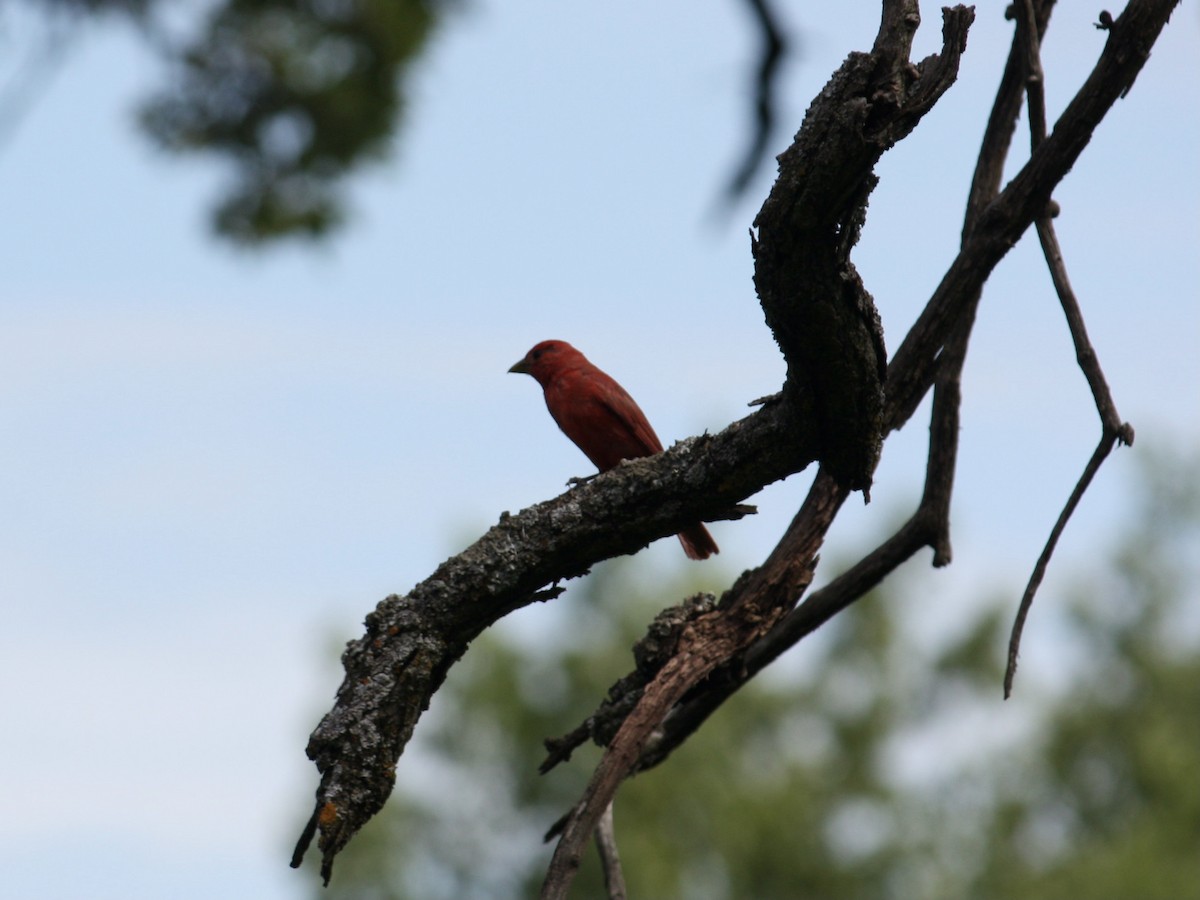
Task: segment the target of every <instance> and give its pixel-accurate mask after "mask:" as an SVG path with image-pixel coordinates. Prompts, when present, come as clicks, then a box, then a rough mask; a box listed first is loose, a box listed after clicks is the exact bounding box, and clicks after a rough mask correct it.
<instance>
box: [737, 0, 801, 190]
mask: <svg viewBox="0 0 1200 900" xmlns="http://www.w3.org/2000/svg"><path fill="white" fill-rule="evenodd" d="M745 2H746V6H747V8H748V9H749V11H750V15H751V16H752V17H753V19H754V24H755V25H756V26H757V28H758V30H759V33H760V34H761V35H762V46H761V49H760V51H759V57H758V66H757V68H756V69H755V74H754V129H753V131H752V132H751V135H750V142H749V145H748V146H747V147H746V150H745V152H744V153H743V154H742V161H741V162H740V163H738V165H737V167H736V168H735V169H734V173H733V177H732V178H730V179H729V185H728V187H726V189H725V195H726V197H727V198H728V199H730V200H734V199H737V198H738V197H740V196H741V195H742V194H743V193H744V192H745V190H746V188H747V186H748V185H749V184H750V180H751V179H752V178H753V177H754V174H755V173H756V172H757V171H758V170H759V168H760V167H761V166H762V164H763V163H764V162H766V161H767V159H768V158H769V153H768V152H767V151H768V147H769V146H770V141H771V136H772V135H773V134H774V132H775V117H776V111H775V87H776V85H777V84H778V81H779V73H780V67H781V66H782V65H783V61H784V58H785V57H786V56H787V53H788V49H789V48H788V39H787V38H786V37H785V36H784V33H783V29H782V28H780V26H779V20H778V16H777V15H776V13H775V10H774V8H773V7H772V5H771V0H745Z"/></svg>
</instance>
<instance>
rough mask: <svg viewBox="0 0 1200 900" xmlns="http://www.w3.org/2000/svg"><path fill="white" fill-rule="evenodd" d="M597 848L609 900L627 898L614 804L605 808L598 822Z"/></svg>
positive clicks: (623, 899)
mask: <svg viewBox="0 0 1200 900" xmlns="http://www.w3.org/2000/svg"><path fill="white" fill-rule="evenodd" d="M596 850H597V851H599V853H600V868H601V869H602V870H603V871H604V887H605V890H607V891H608V900H625V897H626V893H625V875H624V873H623V872H622V871H621V858H620V856H619V855H618V853H617V833H616V830H615V828H614V827H613V808H612V804H611V803H609V804H608V806H606V807H605V808H604V813H603V814H602V815H601V816H600V821H599V822H597V823H596Z"/></svg>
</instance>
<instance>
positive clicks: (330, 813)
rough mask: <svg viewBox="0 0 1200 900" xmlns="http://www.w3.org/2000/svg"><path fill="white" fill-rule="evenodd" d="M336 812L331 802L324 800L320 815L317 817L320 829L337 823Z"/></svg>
mask: <svg viewBox="0 0 1200 900" xmlns="http://www.w3.org/2000/svg"><path fill="white" fill-rule="evenodd" d="M337 817H338V810H337V806H336V805H334V802H333V801H332V800H326V801H325V805H324V806H322V807H321V814H320V815H319V816H317V821H318V822H319V823H320V825H321V827H322V828H328V827H329V826H330V825H332V824H333V823H334V822H336V821H337Z"/></svg>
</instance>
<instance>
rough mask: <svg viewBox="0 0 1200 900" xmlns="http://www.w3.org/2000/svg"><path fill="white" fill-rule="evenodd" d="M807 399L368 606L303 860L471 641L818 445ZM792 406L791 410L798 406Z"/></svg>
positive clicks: (574, 499)
mask: <svg viewBox="0 0 1200 900" xmlns="http://www.w3.org/2000/svg"><path fill="white" fill-rule="evenodd" d="M803 409H804V407H803V402H801V403H798V404H796V405H793V406H792V407H785V406H784V405H783V404H782V403H774V404H768V405H766V406H764V407H763V408H762V409H761V410H759V411H758V412H756V413H754V414H753V415H751V416H748V417H747V418H745V419H742V420H741V421H739V422H735V423H734V424H733V425H730V426H729V427H728V428H726V429H725V430H724V431H722V432H720V433H719V434H716V435H711V436H704V437H700V438H692V439H690V440H688V441H684V442H682V443H680V444H677V445H675V446H674V447H672V448H670V449H669V450H667V451H666V452H665V453H662V454H660V455H658V456H655V457H650V458H646V459H639V460H633V461H629V462H626V463H623V464H622V465H620V466H618V467H617V468H616V469H614V470H612V471H610V472H605V473H603V474H601V475H599V476H597V477H595V478H593V479H591V480H589V481H588V482H586V483H585V484H582V485H580V486H578V487H575V488H573V489H571V490H569V491H567V492H566V493H565V494H562V495H561V496H559V497H557V498H555V499H554V500H548V501H545V502H543V503H539V504H537V505H536V506H532V507H530V508H529V509H526V510H524V511H522V512H521V513H520V514H518V515H515V516H513V515H509V514H507V513H505V514H504V515H502V516H501V518H500V521H499V523H497V524H496V525H495V526H493V527H492V528H491V529H490V530H489V531H488V532H487V533H486V534H485V535H484V536H483V537H481V538H480V539H479V540H478V541H476V542H475V543H474V544H473V545H472V546H470V547H468V548H467V549H466V550H464V551H463V552H462V553H460V554H459V555H457V556H455V557H453V558H451V559H449V560H447V561H446V562H445V563H443V564H442V565H441V566H440V567H439V568H438V570H437V571H436V572H434V573H433V575H432V576H430V577H429V578H428V579H426V580H425V581H423V582H421V583H420V584H418V585H417V586H416V587H414V588H413V589H412V591H410V592H409V594H408V595H407V596H404V597H400V596H391V597H388V598H387V599H385V600H383V601H382V602H380V603H379V605H378V606H377V607H376V608H375V610H374V612H372V613H370V614H369V615H368V616H367V618H366V622H365V624H366V633H365V634H364V635H363V637H361V638H359V639H358V640H355V641H351V642H350V643H349V644H348V645H347V647H346V650H345V652H344V653H343V654H342V665H343V666H344V668H345V670H346V677H345V680H344V681H343V682H342V685H341V687H340V688H339V689H338V693H337V700H336V702H335V704H334V707H333V709H332V710H331V711H330V712H329V713H328V714H326V716H325V717H324V718H323V719H322V720H321V723H320V724H319V725H318V726H317V728H316V730H315V731H314V732H313V734H312V736H311V738H310V739H309V744H308V755H309V757H310V758H311V759H313V760H314V761H315V762H316V764H317V768H318V769H319V770H320V772H321V783H320V786H319V787H318V789H317V800H316V804H315V808H314V811H313V815H312V818H311V820H310V822H309V825H308V827H306V829H305V831H304V833H303V834H302V836H301V839H300V841H299V842H298V843H297V846H296V851H295V853H294V855H293V860H292V864H293V865H299V863H300V860H301V859H302V858H303V855H304V852H305V850H306V849H307V846H308V844H309V843H310V842H311V840H312V838H313V836H314V834H315V833H316V832H317V831H319V833H320V842H319V843H320V848H321V851H322V860H323V861H322V875H323V877H324V878H325V880H326V882H328V879H329V876H330V873H331V871H332V863H333V858H334V856H335V855H336V854H337V853H338V851H339V850H341V848H342V847H344V846H345V844H346V842H347V841H348V840H349V839H350V838H351V837H352V836H353V835H354V834H355V833H356V832H357V831H358V829H359V828H361V827H362V825H363V823H365V822H366V821H367V820H368V819H369V818H370V817H371V816H373V815H374V814H375V813H376V812H377V811H378V810H379V809H380V808H381V807H382V806H383V803H384V801H386V800H387V798H388V796H389V795H390V793H391V790H392V785H393V782H394V779H395V766H396V761H397V759H398V758H399V756H400V754H401V753H402V752H403V750H404V747H405V745H406V744H407V743H408V740H409V738H410V737H411V736H412V731H413V727H414V726H415V725H416V722H417V719H418V718H419V717H420V715H421V713H422V712H424V710H425V709H426V707H427V706H428V704H429V699H430V697H432V696H433V693H434V692H435V691H436V690H437V689H438V688H439V687H440V686H441V683H442V681H443V679H444V678H445V675H446V672H447V670H448V669H449V668H450V666H451V665H452V664H453V663H454V662H456V661H457V660H458V659H459V657H461V656H462V654H463V653H464V652H465V650H466V648H467V645H468V644H469V643H470V642H471V641H472V640H473V639H474V638H475V637H476V636H477V635H478V634H479V633H480V632H481V631H483V630H484V629H485V628H487V627H488V626H489V625H491V624H493V623H494V622H495V621H497V620H498V619H499V618H501V617H502V616H504V615H506V614H507V613H509V612H511V611H513V610H514V609H519V608H520V607H522V606H525V605H527V604H529V603H532V602H535V601H537V600H542V599H547V597H548V596H550V595H552V594H553V593H554V592H553V591H552V592H551V594H550V595H548V594H547V593H546V592H543V591H541V588H543V587H544V586H545V585H548V584H552V583H553V584H557V582H558V581H560V580H563V579H567V578H573V577H576V576H579V575H582V574H584V573H585V572H586V571H587V570H588V567H589V566H591V565H592V564H593V563H596V562H598V561H600V560H602V559H607V558H610V557H612V556H617V555H620V554H625V553H632V552H635V551H636V550H639V549H641V548H642V547H644V546H645V545H646V544H647V543H649V541H651V540H654V539H656V538H659V537H664V536H667V535H670V534H674V533H675V532H677V531H678V530H679V529H680V528H681V527H683V526H684V525H686V524H688V523H689V522H694V521H696V519H698V518H704V517H706V516H710V515H711V516H721V515H723V514H725V512H726V511H727V510H728V508H729V507H730V506H732V505H734V504H736V503H737V502H738V501H740V500H742V499H744V498H745V497H747V496H749V495H750V494H752V493H754V492H756V491H758V490H759V489H761V488H762V487H763V486H764V485H767V484H770V483H772V482H774V481H777V480H779V479H780V478H785V477H787V476H788V475H790V474H792V473H794V472H797V471H799V470H800V469H802V468H804V467H805V466H806V465H808V463H810V462H811V461H812V460H813V459H814V458H815V456H816V451H815V448H816V438H815V431H814V426H813V425H812V424H811V422H812V417H811V416H805V415H804V413H803ZM797 410H799V412H797Z"/></svg>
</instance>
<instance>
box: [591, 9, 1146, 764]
mask: <svg viewBox="0 0 1200 900" xmlns="http://www.w3.org/2000/svg"><path fill="white" fill-rule="evenodd" d="M1052 7H1053V0H1040V2H1039V3H1038V4H1037V5H1036V7H1035V14H1036V21H1037V27H1038V32H1039V35H1040V34H1041V33H1043V32H1044V31H1045V28H1046V26H1047V24H1048V21H1049V17H1050V11H1051V9H1052ZM1168 7H1169V5H1168V4H1163V5H1160V6H1159V7H1157V8H1156V9H1155V10H1154V12H1155V14H1156V15H1157V16H1158V17H1159V18H1157V19H1155V20H1154V21H1148V20H1146V19H1144V18H1141V17H1142V16H1143V15H1144V14H1145V9H1144V8H1143V9H1142V10H1140V11H1138V15H1137V16H1134V17H1132V18H1131V20H1130V21H1134V22H1137V23H1138V26H1137V27H1138V28H1141V29H1143V31H1142V32H1141V33H1140V36H1135V35H1132V34H1130V33H1126V35H1125V39H1126V41H1128V42H1129V44H1132V45H1134V46H1143V47H1144V46H1148V44H1147V42H1152V39H1153V36H1156V35H1157V30H1156V29H1160V28H1161V26H1162V24H1163V22H1164V21H1165V18H1166V15H1167V13H1169V8H1168ZM1024 54H1025V51H1024V49H1023V46H1022V44H1021V40H1020V35H1019V34H1016V35H1014V40H1013V47H1012V49H1011V51H1010V54H1009V60H1008V64H1007V66H1006V68H1005V73H1004V76H1003V78H1002V80H1001V84H1000V87H999V90H998V92H997V97H996V101H995V104H994V105H993V109H992V114H991V116H990V118H989V121H988V126H987V129H986V131H985V136H984V139H983V143H982V148H981V151H980V157H979V161H978V163H977V166H976V171H975V177H974V180H973V181H972V187H971V192H970V199H969V201H968V204H967V215H966V224H965V225H964V229H963V233H964V241H963V244H964V247H963V253H962V254H960V258H959V259H958V260H956V261H955V263H954V265H952V267H951V272H950V273H948V274H947V278H946V279H945V280H944V281H943V285H942V286H941V287H939V289H938V292H937V293H935V295H934V297H933V298H932V299H931V301H930V303H931V305H935V304H937V303H940V302H942V301H941V300H940V299H939V295H940V296H944V297H946V298H949V297H951V296H953V297H954V298H955V300H956V301H957V303H958V306H957V307H956V309H955V312H954V316H953V317H951V318H948V319H947V320H946V321H947V322H948V323H949V326H948V327H949V328H950V331H949V332H948V334H947V335H946V337H945V339H944V343H942V344H933V345H932V347H933V348H934V349H933V350H932V355H931V356H929V357H925V360H928V361H929V364H927V363H926V362H925V361H922V360H918V359H916V358H914V357H912V356H911V355H909V354H907V353H898V354H897V358H895V359H893V361H892V363H891V365H890V366H889V369H888V385H889V389H888V395H887V401H886V405H885V410H884V421H885V430H886V431H891V430H893V429H895V428H899V427H900V426H901V425H903V424H904V422H905V421H907V419H908V418H909V417H911V415H912V412H913V410H914V409H915V407H916V405H917V403H918V402H919V401H920V399H921V397H922V396H923V395H924V393H925V392H926V391H927V390H928V385H929V383H930V381H928V380H926V379H931V380H936V382H937V383H938V384H939V385H942V384H943V383H945V385H946V386H945V387H943V388H941V389H942V390H944V391H946V395H945V398H944V400H942V401H935V405H936V404H937V403H939V402H940V403H945V412H943V413H937V412H935V415H934V419H933V421H932V422H931V429H934V430H938V429H942V430H944V431H945V432H949V431H951V430H953V427H954V426H953V423H954V418H952V417H951V416H950V411H952V410H953V411H954V412H955V415H956V412H957V404H956V403H955V402H951V401H952V400H954V398H953V396H951V394H950V392H949V386H950V385H949V383H948V382H947V381H946V379H948V378H949V373H950V371H956V370H958V369H959V368H960V367H961V363H960V362H956V357H957V355H958V353H957V351H955V350H954V349H953V348H954V346H955V342H956V340H957V338H956V334H957V331H956V330H957V329H961V330H963V331H964V332H965V333H969V330H970V322H971V321H972V320H973V318H974V315H975V309H976V307H977V304H978V301H979V296H980V292H981V288H982V285H983V281H984V280H985V279H986V277H987V275H988V273H989V272H990V269H988V268H983V269H980V268H979V263H978V261H972V260H970V259H969V258H968V254H970V253H971V252H977V251H978V247H979V246H980V244H979V242H980V241H982V242H985V243H990V241H991V240H992V239H993V238H992V237H990V236H987V235H988V233H990V232H996V233H1003V232H1006V231H1008V230H1009V229H1010V228H1011V226H1012V225H1013V223H1012V222H1005V221H1003V220H1000V219H998V218H997V209H999V210H1003V211H1004V213H1005V215H1007V214H1011V213H1013V212H1014V211H1015V208H1016V207H1015V206H1014V205H1013V204H1012V203H1004V204H994V201H995V199H996V197H997V195H998V193H999V184H1000V178H1001V174H1002V171H1003V166H1004V158H1005V155H1006V154H1007V152H1008V147H1009V145H1010V144H1011V139H1012V136H1013V133H1014V130H1015V122H1016V118H1017V116H1018V114H1019V112H1020V108H1021V101H1022V98H1023V96H1024V90H1025V79H1024V74H1023V72H1024V64H1025V55H1024ZM1126 54H1127V49H1126V47H1125V46H1122V45H1110V46H1108V47H1107V48H1106V49H1105V53H1104V55H1103V57H1102V59H1101V60H1100V62H1098V63H1097V70H1098V71H1109V72H1110V74H1112V75H1113V77H1116V75H1118V74H1119V77H1120V78H1121V79H1126V80H1127V79H1129V78H1130V77H1131V74H1130V73H1129V72H1127V71H1121V72H1119V73H1112V71H1111V63H1112V60H1111V59H1110V57H1111V56H1118V57H1120V58H1122V59H1124V58H1125V56H1126ZM1141 58H1142V59H1144V55H1143V56H1142V57H1141ZM1090 81H1091V79H1089V82H1090ZM1085 89H1086V87H1085ZM1082 92H1083V91H1082V90H1081V93H1082ZM1105 92H1106V94H1107V96H1109V97H1110V98H1111V99H1112V100H1115V99H1116V97H1117V96H1118V95H1119V93H1120V90H1119V86H1118V87H1116V88H1114V86H1111V85H1110V86H1108V87H1107V88H1106V89H1105ZM1078 99H1079V98H1077V100H1078ZM1079 102H1080V103H1082V101H1081V100H1080V101H1079ZM1110 102H1111V101H1110ZM1064 119H1065V120H1067V121H1065V122H1064V121H1063V120H1060V123H1059V126H1058V127H1059V128H1060V129H1061V128H1067V129H1075V128H1079V127H1081V126H1082V125H1083V122H1084V118H1083V117H1080V116H1074V117H1071V118H1069V119H1068V117H1067V116H1064ZM1059 138H1060V146H1061V145H1068V146H1082V144H1084V143H1086V140H1080V139H1078V138H1077V137H1074V136H1068V135H1067V134H1066V132H1065V131H1064V132H1062V133H1061V134H1060V135H1059ZM1041 152H1043V153H1044V152H1045V150H1042V151H1041ZM1027 168H1028V166H1027ZM1038 170H1039V171H1040V172H1041V173H1042V176H1044V175H1045V171H1046V167H1042V166H1039V167H1038ZM1017 187H1020V186H1019V185H1018V186H1016V187H1014V185H1010V186H1009V187H1008V188H1006V191H1008V190H1014V189H1017ZM1022 189H1026V190H1027V189H1028V186H1026V187H1025V188H1022ZM1038 190H1041V189H1040V188H1039V189H1038ZM1046 194H1047V195H1048V194H1049V190H1046ZM1044 210H1045V207H1044V206H1043V207H1042V211H1044ZM985 212H986V215H985ZM1025 214H1028V215H1030V219H1032V218H1034V216H1035V215H1036V213H1034V211H1033V210H1032V209H1030V208H1029V207H1026V208H1025ZM1026 221H1027V223H1028V221H1029V220H1026ZM979 230H982V233H983V234H982V235H981V234H979V233H977V232H979ZM973 234H974V238H972V235H973ZM956 272H957V273H958V274H955V273H956ZM952 276H953V278H952ZM948 285H953V289H951V288H950V287H948ZM943 291H944V292H945V293H944V294H943ZM913 339H914V338H913V335H912V334H910V337H909V338H908V339H906V341H905V344H906V345H908V343H909V340H913ZM927 340H929V336H928V335H925V336H924V337H923V338H922V339H921V340H920V345H921V346H923V347H924V349H925V351H926V352H929V350H930V347H931V345H930V344H928V343H927ZM915 345H916V344H914V346H915ZM939 348H940V349H939ZM944 367H945V368H944ZM917 373H920V375H919V377H914V376H916V375H917ZM955 380H956V379H955ZM922 385H923V386H922ZM910 391H911V392H912V393H910ZM955 448H956V444H955V443H952V442H951V441H950V439H949V438H948V437H935V436H934V435H932V434H931V441H930V459H929V464H928V469H927V478H926V491H925V496H924V497H923V499H922V503H921V505H920V507H919V508H918V510H917V511H916V512H915V513H914V514H913V516H912V517H911V518H910V519H909V520H908V521H907V522H906V523H905V524H904V525H903V526H902V527H901V528H900V529H899V530H898V531H897V532H896V533H895V534H894V535H892V536H891V537H890V538H888V539H887V540H886V541H885V542H884V543H883V544H881V545H880V546H879V547H878V548H877V549H876V550H875V551H873V552H872V553H870V554H868V555H867V556H866V557H865V558H864V559H862V560H861V561H860V562H859V563H857V564H856V565H854V566H853V567H852V568H851V569H850V570H848V571H847V572H846V573H844V574H843V575H841V576H839V577H838V578H836V579H834V581H832V582H830V583H829V584H828V585H826V586H825V587H823V588H821V589H819V590H817V591H814V592H813V593H812V594H811V595H810V596H809V597H808V598H807V600H805V602H804V603H802V604H801V605H800V606H799V607H798V608H797V609H795V610H794V611H792V612H791V613H789V614H788V615H787V616H785V617H784V619H783V620H782V621H781V622H780V623H779V625H777V626H776V627H775V628H774V629H772V630H771V632H769V633H768V634H767V635H766V636H764V637H763V638H762V639H760V640H759V641H757V642H756V643H755V644H754V645H753V646H752V647H750V648H749V649H748V650H747V651H746V653H745V654H744V655H743V656H742V657H741V659H740V660H739V664H738V665H737V666H736V667H727V668H726V669H725V670H724V671H723V673H722V678H720V679H711V678H710V679H709V680H708V681H706V682H705V683H704V685H702V686H701V687H700V688H698V689H697V690H695V691H693V692H692V694H691V695H690V696H689V697H688V699H687V701H686V702H685V703H683V704H682V705H680V706H679V707H677V708H676V709H675V710H673V711H672V714H671V716H670V717H669V718H668V719H667V721H666V722H665V723H664V724H663V728H662V729H661V731H660V732H659V733H658V734H657V735H656V736H655V738H654V740H652V741H651V742H650V743H649V744H648V745H647V748H646V750H645V751H644V752H643V757H642V759H641V760H640V761H639V764H638V769H639V770H642V769H646V768H650V767H653V766H654V765H657V764H658V763H660V762H661V761H662V760H663V759H665V758H666V757H667V756H668V755H669V754H670V753H671V752H672V751H673V750H674V749H675V748H676V747H678V746H679V745H680V744H682V743H683V742H684V741H685V740H686V739H687V737H688V736H689V735H690V734H691V733H692V732H693V731H695V729H696V728H698V727H699V726H700V725H701V724H702V723H703V721H704V720H705V719H706V718H707V717H708V716H709V715H710V714H711V713H712V712H713V711H714V710H715V709H717V708H718V707H719V706H720V705H721V704H722V703H723V702H724V700H725V699H727V698H728V697H729V696H730V695H731V694H733V693H734V692H735V691H736V690H738V688H740V687H741V685H742V684H744V683H745V682H746V681H747V680H749V678H751V677H752V676H753V675H754V674H755V673H757V672H758V671H760V670H761V669H762V668H764V667H765V666H766V665H768V664H769V663H770V662H772V661H773V660H774V659H775V658H777V657H778V656H779V655H780V654H782V653H783V652H784V651H786V650H787V649H788V648H790V647H791V646H793V645H794V644H795V643H796V642H797V641H799V640H800V639H802V638H803V637H804V636H805V635H807V634H809V633H810V632H811V631H813V630H815V629H816V628H818V627H819V626H820V625H821V624H823V623H824V622H826V621H828V620H829V619H830V618H832V617H833V616H834V615H836V614H837V613H838V612H840V611H842V610H843V609H845V608H846V607H847V606H849V605H850V604H851V603H853V602H854V601H855V600H857V599H859V598H860V597H861V596H862V595H863V594H865V593H866V592H867V591H869V590H870V589H871V588H873V587H875V586H876V585H877V584H879V583H880V582H881V581H882V580H883V578H885V577H886V576H887V575H888V574H889V573H890V572H891V571H893V570H894V569H896V568H897V567H898V566H900V565H901V564H902V563H903V562H905V561H906V560H907V559H909V558H910V557H911V556H912V555H913V554H914V553H916V552H918V551H919V550H920V549H921V548H922V547H925V546H930V547H934V548H935V558H936V556H937V549H936V548H937V541H938V539H939V535H941V534H943V533H945V532H942V530H941V529H943V528H944V527H946V526H945V525H944V523H945V522H946V521H948V519H947V518H946V517H947V516H948V505H947V504H948V499H949V493H950V489H951V486H952V478H953V471H952V466H953V453H954V451H955ZM938 472H941V473H942V474H941V475H938V474H935V473H938ZM939 478H945V479H946V480H945V481H944V482H939V480H938V479H939ZM934 501H936V502H934ZM942 552H943V553H947V554H948V552H949V546H948V545H947V546H945V547H944V548H943V551H942ZM603 710H604V708H603V707H602V708H601V711H599V712H598V713H597V717H599V716H600V715H601V713H602V712H603ZM594 718H595V717H594ZM590 724H592V725H597V724H598V723H597V722H590ZM604 733H605V729H604V728H603V727H601V728H598V729H595V728H594V729H593V731H592V737H593V739H596V740H598V741H599V742H601V743H603V742H604V741H603V735H604ZM573 736H574V737H576V738H578V737H579V734H578V733H573Z"/></svg>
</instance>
